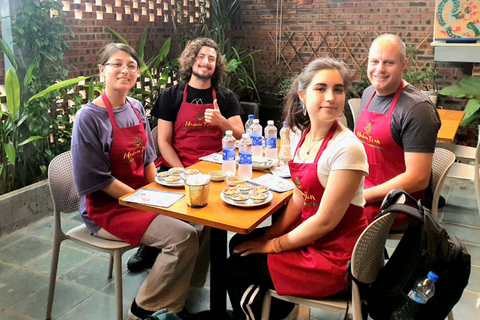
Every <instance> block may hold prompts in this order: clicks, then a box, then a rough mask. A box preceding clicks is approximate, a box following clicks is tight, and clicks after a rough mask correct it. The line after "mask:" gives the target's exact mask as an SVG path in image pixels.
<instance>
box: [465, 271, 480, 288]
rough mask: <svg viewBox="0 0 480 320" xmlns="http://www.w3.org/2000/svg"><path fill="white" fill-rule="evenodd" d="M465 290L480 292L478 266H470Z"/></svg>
mask: <svg viewBox="0 0 480 320" xmlns="http://www.w3.org/2000/svg"><path fill="white" fill-rule="evenodd" d="M467 290H470V291H472V292H476V293H478V294H480V267H478V266H472V269H471V271H470V278H469V279H468V285H467Z"/></svg>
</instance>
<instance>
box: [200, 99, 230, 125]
mask: <svg viewBox="0 0 480 320" xmlns="http://www.w3.org/2000/svg"><path fill="white" fill-rule="evenodd" d="M204 117H205V122H206V123H208V124H211V125H220V123H221V122H222V121H223V120H225V118H224V117H223V116H222V114H221V113H220V108H219V107H218V101H217V99H215V100H213V109H206V110H205V114H204Z"/></svg>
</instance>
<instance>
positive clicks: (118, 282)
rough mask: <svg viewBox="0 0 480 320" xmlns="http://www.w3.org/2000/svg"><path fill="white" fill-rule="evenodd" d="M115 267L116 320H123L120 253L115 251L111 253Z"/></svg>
mask: <svg viewBox="0 0 480 320" xmlns="http://www.w3.org/2000/svg"><path fill="white" fill-rule="evenodd" d="M113 264H114V265H115V297H116V299H117V320H123V287H122V253H121V251H120V250H117V251H115V252H114V253H113Z"/></svg>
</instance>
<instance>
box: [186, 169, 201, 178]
mask: <svg viewBox="0 0 480 320" xmlns="http://www.w3.org/2000/svg"><path fill="white" fill-rule="evenodd" d="M197 173H200V170H198V169H187V170H185V172H184V174H185V175H187V176H190V175H192V174H197Z"/></svg>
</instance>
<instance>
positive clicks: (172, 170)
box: [168, 167, 185, 175]
mask: <svg viewBox="0 0 480 320" xmlns="http://www.w3.org/2000/svg"><path fill="white" fill-rule="evenodd" d="M184 171H185V169H183V168H182V167H173V168H170V170H168V172H170V174H175V175H180V174H182V173H183V172H184Z"/></svg>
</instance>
